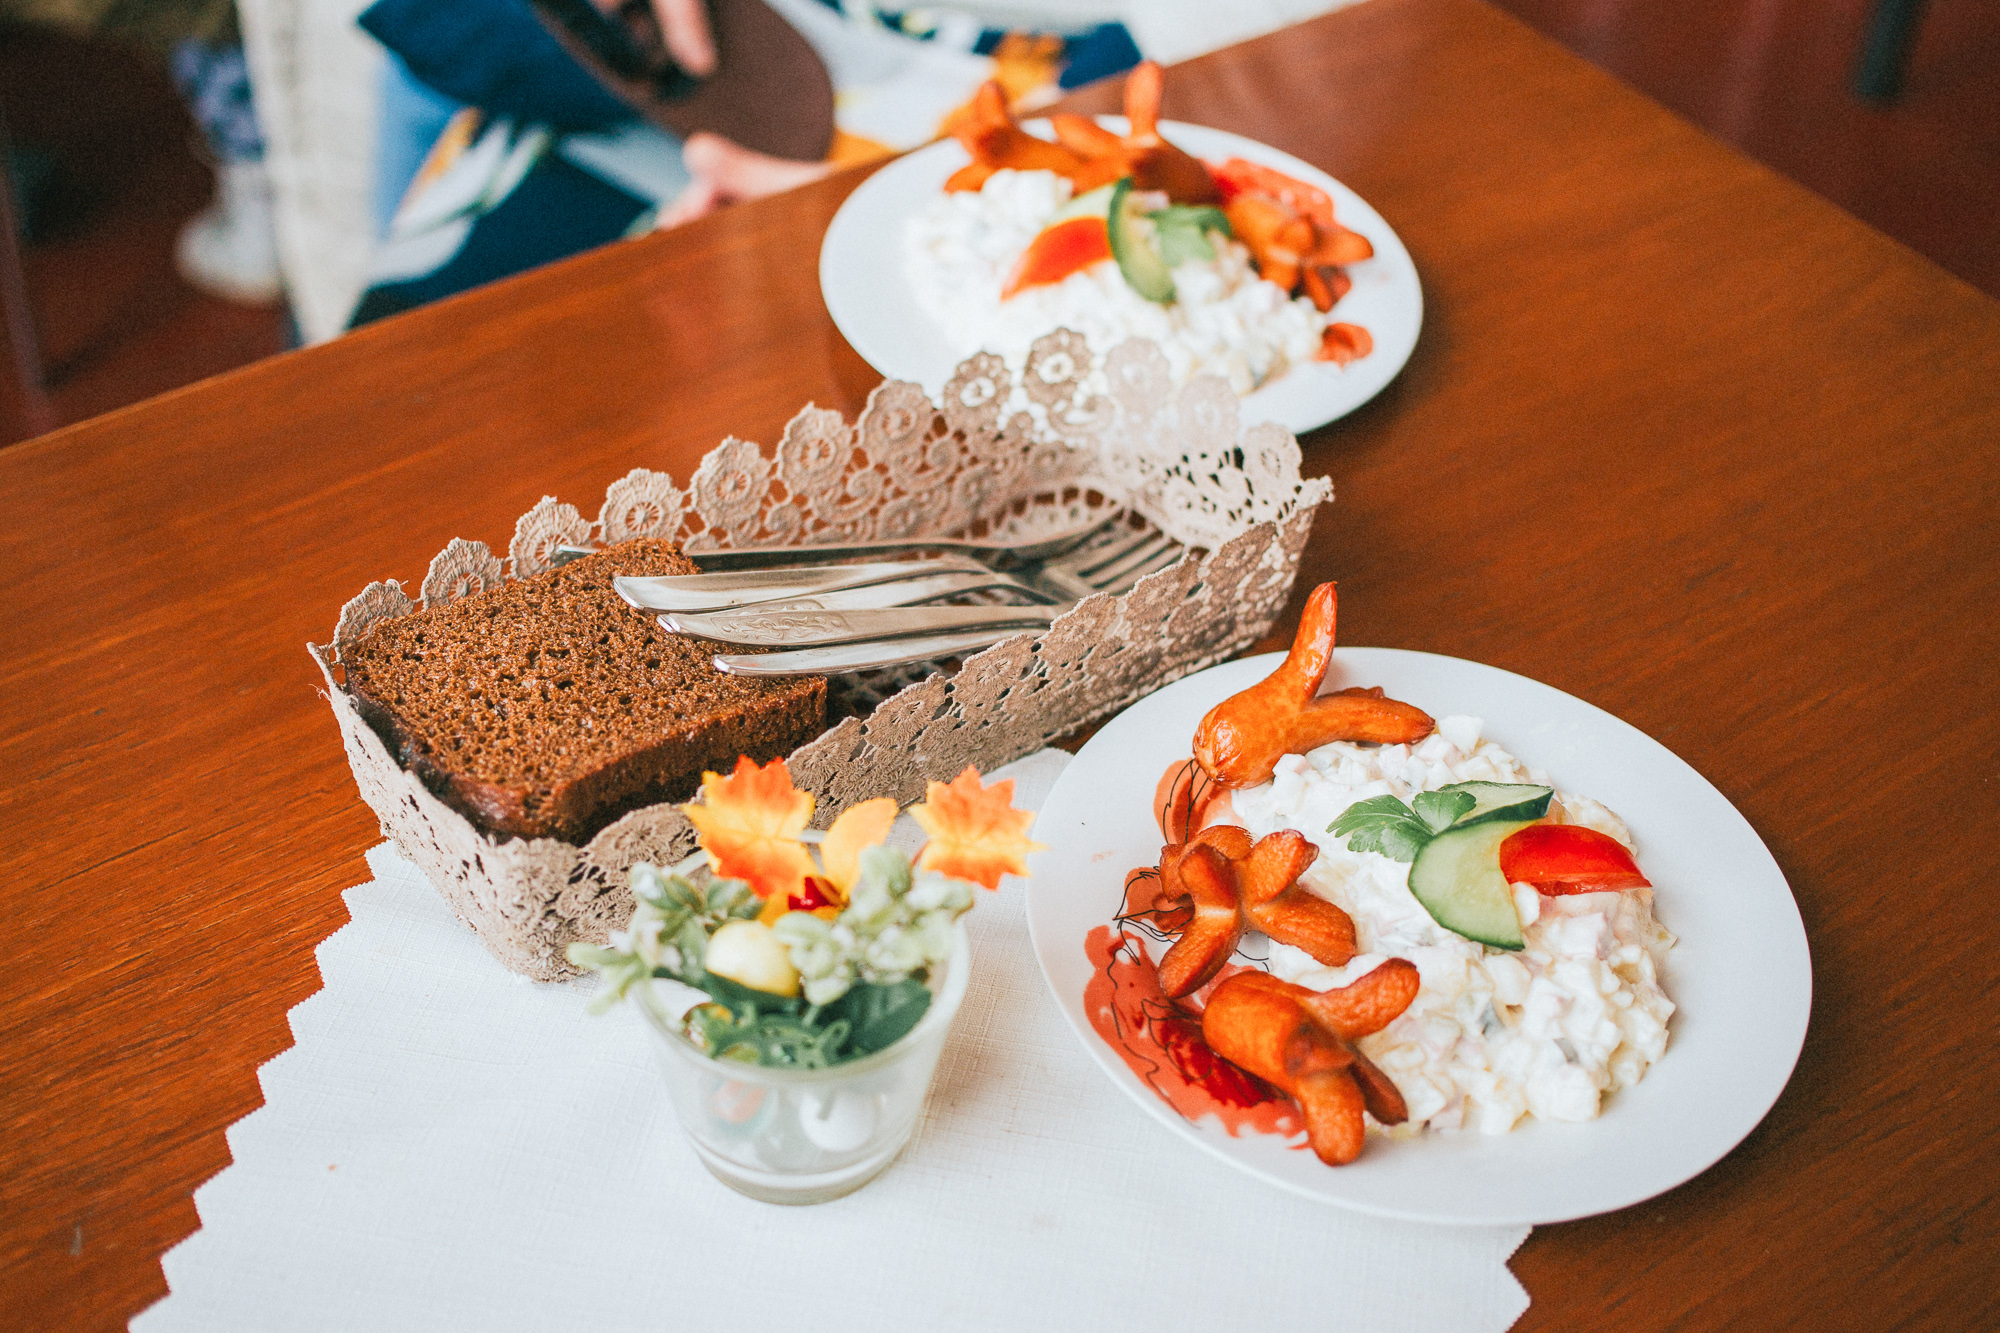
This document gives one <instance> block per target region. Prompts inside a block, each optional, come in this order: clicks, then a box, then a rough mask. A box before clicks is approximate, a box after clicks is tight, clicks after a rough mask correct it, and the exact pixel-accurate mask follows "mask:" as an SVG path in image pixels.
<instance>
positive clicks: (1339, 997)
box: [1299, 958, 1423, 1041]
mask: <svg viewBox="0 0 2000 1333" xmlns="http://www.w3.org/2000/svg"><path fill="white" fill-rule="evenodd" d="M1422 984H1423V981H1422V978H1421V977H1420V976H1419V975H1418V973H1417V965H1416V964H1415V963H1413V962H1411V961H1410V960H1409V959H1407V958H1391V959H1390V960H1389V961H1387V962H1386V963H1383V964H1382V965H1381V966H1380V967H1378V968H1376V969H1375V970H1374V971H1372V972H1370V973H1369V974H1368V975H1367V976H1365V977H1362V978H1360V979H1358V980H1356V981H1352V982H1349V983H1348V984H1347V985H1345V986H1342V987H1341V988H1340V989H1338V990H1330V991H1310V990H1309V991H1307V992H1306V993H1305V995H1304V996H1303V997H1301V999H1300V1001H1299V1003H1301V1004H1303V1005H1304V1006H1305V1007H1306V1012H1307V1013H1309V1014H1311V1015H1312V1017H1313V1021H1315V1022H1317V1023H1318V1024H1319V1025H1320V1026H1321V1027H1323V1028H1325V1029H1326V1030H1327V1031H1329V1032H1331V1033H1333V1034H1334V1035H1335V1036H1337V1037H1339V1038H1341V1039H1342V1040H1343V1041H1354V1040H1356V1039H1357V1038H1360V1037H1368V1036H1373V1035H1374V1034H1375V1033H1377V1032H1380V1031H1381V1030H1382V1029H1383V1028H1385V1027H1388V1026H1389V1024H1391V1023H1393V1022H1395V1021H1396V1019H1397V1018H1398V1017H1399V1016H1401V1014H1402V1012H1403V1011H1404V1010H1405V1009H1408V1008H1409V1007H1410V1004H1411V1002H1412V1001H1414V1000H1415V999H1416V998H1417V990H1418V988H1419V987H1421V986H1422Z"/></svg>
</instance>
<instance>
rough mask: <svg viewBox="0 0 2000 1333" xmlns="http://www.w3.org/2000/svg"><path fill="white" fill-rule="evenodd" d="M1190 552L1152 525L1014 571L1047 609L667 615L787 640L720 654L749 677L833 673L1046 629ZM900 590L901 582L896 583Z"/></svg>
mask: <svg viewBox="0 0 2000 1333" xmlns="http://www.w3.org/2000/svg"><path fill="white" fill-rule="evenodd" d="M1184 550H1185V548H1184V547H1182V546H1181V545H1180V544H1179V543H1177V542H1175V541H1173V540H1171V539H1169V538H1168V537H1166V536H1165V535H1163V534H1161V533H1158V532H1153V531H1147V532H1142V533H1135V534H1131V535H1130V536H1127V537H1121V538H1117V539H1114V540H1112V541H1109V542H1103V543H1099V544H1097V545H1095V546H1093V547H1091V548H1090V549H1088V550H1085V551H1081V552H1078V553H1076V554H1075V555H1072V556H1070V557H1068V558H1067V559H1064V560H1061V561H1054V562H1051V563H1050V564H1048V565H1045V566H1043V567H1042V568H1040V569H1038V570H1027V571H1023V572H1022V574H1021V575H1018V576H1016V577H1017V579H1018V580H1019V581H1020V582H1021V583H1022V584H1023V588H1022V590H1023V591H1026V592H1029V593H1032V594H1036V595H1039V596H1042V597H1043V598H1044V599H1046V598H1048V597H1049V596H1054V597H1055V598H1056V599H1057V600H1055V601H1053V602H1052V603H1050V604H1047V605H1041V606H941V607H905V608H899V609H880V610H875V609H859V610H854V611H844V610H833V611H823V610H821V611H815V610H811V609H807V608H803V607H788V606H773V605H768V604H766V605H761V606H750V607H743V608H739V609H736V610H732V611H728V612H723V613H718V614H712V615H702V614H700V613H672V614H668V615H663V616H661V617H660V623H661V624H663V625H666V626H667V627H668V628H669V629H677V630H680V631H682V632H683V633H688V634H694V635H698V636H700V637H703V638H714V639H718V640H719V641H722V642H727V643H746V644H751V645H755V646H785V647H786V648H787V649H788V651H783V652H773V653H757V654H749V653H719V654H717V655H716V658H715V665H716V668H717V669H718V670H721V671H726V672H729V673H730V674H732V675H742V676H792V675H834V674H838V673H841V672H848V671H872V670H877V669H879V668H882V667H890V666H899V665H901V664H903V663H906V662H922V661H929V660H933V659H936V658H940V657H954V656H958V655H961V654H964V653H969V652H973V651H975V650H977V649H980V648H984V647H987V646H989V645H991V644H994V643H997V642H999V641H1000V640H1001V639H1004V638H1006V637H1008V636H1009V635H1011V634H1015V633H1018V632H1020V631H1021V630H1024V629H1040V628H1044V627H1046V626H1047V625H1048V624H1049V623H1050V622H1051V621H1053V620H1054V619H1055V618H1056V617H1057V616H1059V615H1061V614H1062V613H1063V612H1065V611H1067V610H1069V608H1070V607H1071V606H1072V605H1074V604H1075V603H1076V602H1077V601H1079V600H1081V599H1082V598H1084V597H1087V596H1090V595H1091V594H1093V593H1099V592H1103V593H1112V594H1117V593H1122V592H1126V591H1128V590H1130V589H1131V587H1132V586H1133V585H1134V584H1136V583H1137V582H1138V581H1139V580H1140V579H1142V578H1144V577H1145V576H1146V575H1148V574H1151V573H1155V572H1157V571H1158V570H1162V569H1165V568H1166V567H1167V566H1169V565H1171V564H1173V563H1174V562H1175V561H1177V560H1179V559H1180V558H1181V555H1182V553H1183V551H1184ZM888 586H890V587H893V586H894V585H888Z"/></svg>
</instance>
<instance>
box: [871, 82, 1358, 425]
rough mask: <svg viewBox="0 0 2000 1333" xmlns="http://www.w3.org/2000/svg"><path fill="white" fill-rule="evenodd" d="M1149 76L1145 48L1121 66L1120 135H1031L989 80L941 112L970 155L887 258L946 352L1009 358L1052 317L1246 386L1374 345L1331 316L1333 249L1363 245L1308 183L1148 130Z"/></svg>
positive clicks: (1152, 107)
mask: <svg viewBox="0 0 2000 1333" xmlns="http://www.w3.org/2000/svg"><path fill="white" fill-rule="evenodd" d="M1163 79H1164V75H1163V73H1162V71H1161V69H1160V66H1158V65H1157V64H1154V63H1153V62H1151V61H1147V62H1145V63H1142V64H1141V65H1139V66H1138V67H1137V68H1136V69H1134V70H1133V72H1132V74H1131V76H1130V78H1128V79H1127V80H1126V84H1125V111H1126V122H1127V128H1126V130H1125V132H1124V133H1122V134H1121V133H1118V132H1116V131H1114V130H1112V129H1109V128H1107V127H1105V126H1102V125H1100V124H1099V123H1098V122H1097V121H1096V120H1094V119H1092V118H1091V117H1088V116H1077V115H1062V114H1058V115H1054V116H1051V117H1050V118H1049V130H1050V134H1051V135H1052V137H1050V138H1043V137H1041V136H1039V135H1036V134H1030V133H1029V132H1028V131H1027V130H1025V129H1023V128H1022V127H1021V125H1020V124H1019V123H1017V122H1016V121H1015V119H1014V117H1013V113H1012V112H1011V111H1010V110H1009V109H1008V106H1007V100H1006V96H1005V94H1004V93H1003V92H1002V90H1001V88H1000V86H999V85H998V84H997V83H989V84H987V85H986V86H985V87H984V88H982V89H981V90H980V93H979V95H978V96H977V97H976V98H975V99H974V100H973V102H972V103H971V104H970V105H969V106H967V107H966V108H964V109H963V110H962V111H961V112H959V113H956V114H955V115H954V117H953V118H952V119H951V120H950V121H948V123H947V128H948V129H949V131H950V133H951V135H952V137H953V138H955V139H956V140H957V141H958V142H959V144H960V145H961V146H962V147H963V148H964V149H965V150H966V153H967V154H968V155H969V156H970V158H971V161H970V162H968V163H967V164H966V165H965V166H964V167H962V168H960V169H959V170H958V171H957V172H954V173H953V174H952V176H951V177H950V179H948V180H947V181H946V182H945V185H944V191H943V193H941V194H940V195H938V196H937V197H936V198H935V199H933V200H932V201H931V202H930V203H929V205H928V206H926V207H925V208H923V209H922V210H921V211H920V212H919V213H918V214H917V215H916V216H915V217H913V218H911V219H910V220H909V221H908V223H907V231H906V234H905V236H904V242H905V247H904V269H905V275H906V276H907V278H908V280H909V283H910V286H911V288H912V290H913V291H914V293H915V295H916V298H917V301H918V303H919V304H920V305H921V306H922V307H923V308H924V310H925V311H926V312H927V313H929V314H930V316H931V317H932V318H933V319H934V320H936V322H937V323H938V324H940V325H941V326H942V327H943V328H944V330H945V333H946V336H947V338H948V339H949V340H950V343H951V345H952V350H953V352H954V353H955V354H957V355H959V356H966V355H969V354H971V353H974V352H978V351H982V350H984V351H991V352H997V353H999V354H1000V355H1002V356H1003V357H1005V358H1007V359H1008V360H1009V361H1010V362H1012V363H1013V364H1014V365H1015V366H1016V367H1017V368H1018V367H1019V366H1021V365H1022V364H1023V363H1025V361H1026V359H1027V356H1028V351H1029V347H1030V345H1031V344H1032V343H1033V342H1034V341H1035V340H1036V339H1037V338H1040V337H1042V336H1043V335H1045V334H1048V333H1051V332H1054V331H1055V330H1057V329H1061V328H1068V329H1071V330H1074V331H1075V332H1077V333H1080V334H1082V335H1083V336H1084V338H1085V340H1086V341H1087V342H1089V344H1090V345H1091V348H1092V350H1093V351H1095V352H1097V353H1099V354H1102V353H1105V352H1108V351H1109V350H1110V349H1111V348H1112V347H1114V346H1116V345H1118V344H1119V343H1122V342H1124V341H1126V340H1127V339H1129V338H1134V337H1138V338H1148V339H1151V340H1152V341H1153V342H1155V343H1157V344H1158V345H1159V346H1160V347H1161V349H1162V350H1163V351H1164V352H1165V353H1166V356H1167V360H1168V363H1169V366H1170V368H1171V370H1172V372H1173V373H1174V375H1175V376H1176V377H1177V378H1185V377H1186V376H1188V375H1192V374H1195V373H1197V372H1206V373H1211V374H1216V375H1220V376H1222V377H1223V378H1224V379H1226V380H1228V382H1229V383H1230V385H1231V386H1232V387H1233V388H1234V389H1235V390H1236V392H1237V393H1239V394H1247V393H1250V392H1251V391H1253V390H1255V389H1257V388H1258V387H1260V386H1262V385H1264V384H1266V383H1269V382H1270V381H1271V380H1273V379H1275V378H1276V377H1278V376H1280V375H1282V374H1284V373H1285V372H1286V371H1287V370H1288V369H1290V368H1291V367H1293V366H1296V365H1299V364H1300V363H1302V362H1305V361H1311V360H1319V361H1330V362H1333V363H1335V364H1338V365H1346V364H1347V363H1349V362H1351V361H1353V360H1355V359H1357V358H1359V357H1363V356H1367V355H1368V354H1369V353H1370V352H1371V351H1372V350H1373V348H1374V340H1373V338H1372V337H1371V335H1370V334H1369V333H1368V331H1367V330H1366V329H1364V328H1362V327H1360V326H1359V325H1355V324H1348V323H1343V322H1339V321H1336V320H1334V319H1333V318H1332V311H1333V310H1334V308H1335V306H1336V304H1337V303H1338V302H1339V301H1340V299H1341V298H1342V297H1343V296H1345V295H1346V294H1347V292H1348V290H1349V288H1350V287H1351V285H1352V284H1351V282H1350V280H1349V279H1348V276H1347V273H1346V268H1345V266H1346V265H1349V264H1353V263H1357V262H1359V261H1361V260H1365V259H1368V258H1370V257H1371V256H1372V255H1373V254H1374V252H1375V251H1374V246H1373V244H1372V243H1371V242H1370V241H1369V240H1368V239H1367V238H1366V237H1364V236H1362V235H1361V234H1360V233H1358V232H1355V231H1352V230H1350V229H1348V228H1347V227H1345V226H1343V225H1341V223H1340V222H1338V221H1337V220H1336V219H1335V217H1334V204H1333V199H1332V198H1331V196H1329V195H1328V194H1327V192H1326V191H1324V190H1322V189H1320V188H1319V187H1318V186H1316V185H1312V184H1310V183H1308V182H1305V181H1300V180H1296V179H1294V178H1292V177H1290V176H1287V175H1285V174H1283V173H1282V172H1279V171H1276V170H1274V169H1272V168H1270V167H1267V166H1262V165H1260V164H1258V163H1254V162H1249V161H1245V160H1244V159H1242V158H1237V157H1232V158H1230V159H1228V160H1226V161H1220V162H1205V161H1202V160H1201V159H1198V158H1196V157H1194V156H1192V155H1191V154H1189V153H1187V152H1184V151H1182V150H1181V149H1180V148H1178V147H1177V146H1175V145H1174V144H1172V143H1170V142H1169V141H1168V140H1167V139H1165V138H1164V137H1162V135H1161V134H1160V129H1159V109H1160V96H1161V91H1162V88H1163Z"/></svg>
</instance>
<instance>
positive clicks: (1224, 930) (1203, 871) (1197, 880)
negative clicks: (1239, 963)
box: [1160, 842, 1243, 1000]
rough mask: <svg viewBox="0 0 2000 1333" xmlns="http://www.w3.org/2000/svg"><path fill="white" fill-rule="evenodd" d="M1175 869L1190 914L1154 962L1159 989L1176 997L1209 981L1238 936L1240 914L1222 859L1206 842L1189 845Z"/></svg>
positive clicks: (1225, 861) (1226, 863)
mask: <svg viewBox="0 0 2000 1333" xmlns="http://www.w3.org/2000/svg"><path fill="white" fill-rule="evenodd" d="M1177 873H1178V877H1179V880H1180V887H1181V890H1182V892H1184V893H1186V894H1187V896H1188V897H1189V899H1191V900H1192V902H1193V904H1194V916H1193V918H1192V919H1191V920H1190V921H1189V922H1188V923H1187V926H1186V927H1185V928H1184V929H1183V930H1182V931H1181V937H1180V938H1179V939H1177V940H1175V941H1174V946H1173V947H1172V948H1171V949H1168V950H1167V955H1166V957H1164V958H1162V959H1161V960H1160V989H1161V990H1163V991H1165V992H1166V993H1167V996H1168V997H1169V998H1170V999H1176V1000H1178V999H1180V998H1181V997H1182V996H1184V995H1192V994H1193V993H1194V992H1196V991H1198V990H1200V989H1201V988H1202V987H1203V986H1206V985H1207V984H1208V983H1209V982H1211V981H1213V980H1214V979H1215V974H1216V973H1218V972H1220V971H1221V970H1222V965H1223V964H1224V963H1226V962H1228V961H1229V955H1230V954H1232V953H1234V952H1235V950H1236V942H1237V941H1238V940H1240V939H1241V938H1243V914H1242V913H1241V912H1240V911H1238V910H1237V907H1236V884H1235V876H1234V875H1233V874H1231V873H1230V869H1229V859H1228V858H1227V857H1225V856H1224V855H1223V854H1222V853H1221V852H1219V851H1217V850H1216V849H1215V848H1213V847H1211V846H1209V845H1208V844H1207V843H1200V842H1197V843H1192V844H1190V845H1189V846H1188V849H1187V851H1186V852H1184V853H1183V854H1182V856H1181V858H1180V864H1179V865H1178V867H1177Z"/></svg>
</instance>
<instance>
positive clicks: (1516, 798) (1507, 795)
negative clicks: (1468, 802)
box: [1438, 782, 1555, 828]
mask: <svg viewBox="0 0 2000 1333" xmlns="http://www.w3.org/2000/svg"><path fill="white" fill-rule="evenodd" d="M1438 790H1439V791H1462V792H1469V793H1471V795H1472V800H1473V806H1472V809H1471V810H1469V811H1467V812H1466V813H1465V814H1462V815H1460V816H1459V817H1458V818H1457V819H1456V820H1454V821H1453V822H1452V827H1453V828H1464V827H1465V826H1466V825H1468V824H1485V823H1488V822H1490V821H1492V820H1496V819H1511V820H1515V821H1518V822H1520V823H1523V824H1532V823H1534V822H1535V821H1536V820H1537V819H1540V818H1541V817H1542V816H1543V815H1546V814H1547V813H1548V812H1549V798H1550V797H1551V796H1553V795H1555V793H1554V792H1552V791H1550V790H1549V789H1548V788H1547V787H1537V786H1534V785H1532V784H1530V783H1526V782H1454V783H1451V784H1450V785H1449V786H1444V787H1439V788H1438Z"/></svg>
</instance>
